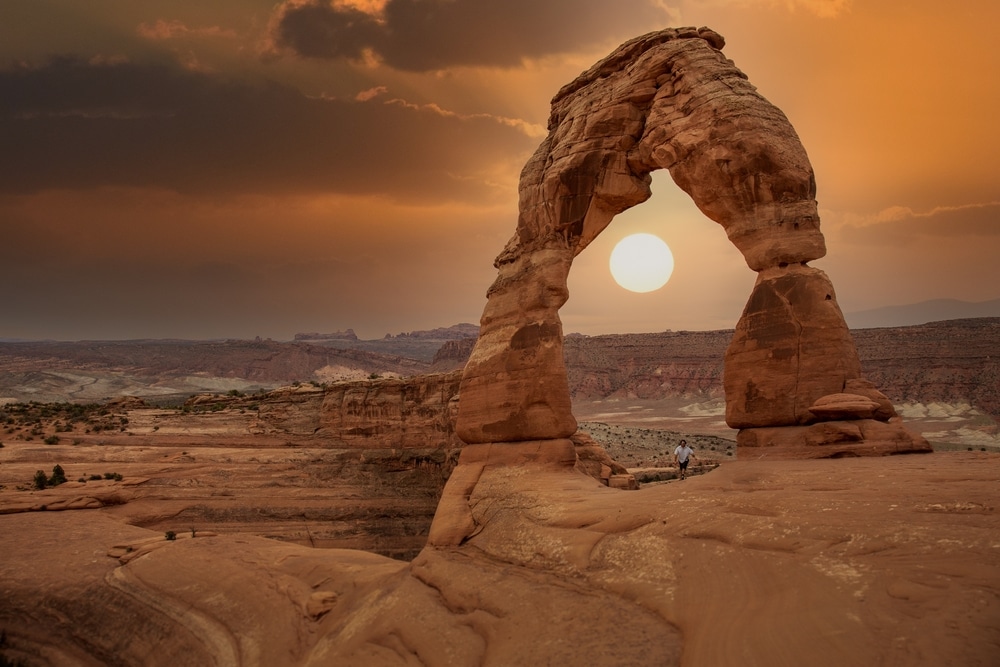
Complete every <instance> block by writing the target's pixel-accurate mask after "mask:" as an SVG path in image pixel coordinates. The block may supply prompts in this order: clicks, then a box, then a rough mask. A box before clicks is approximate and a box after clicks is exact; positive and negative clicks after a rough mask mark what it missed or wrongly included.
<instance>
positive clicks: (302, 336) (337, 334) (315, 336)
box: [292, 329, 358, 341]
mask: <svg viewBox="0 0 1000 667" xmlns="http://www.w3.org/2000/svg"><path fill="white" fill-rule="evenodd" d="M357 339H358V336H357V334H355V333H354V329H347V330H346V331H334V332H333V333H297V334H295V336H294V338H293V339H292V340H296V341H309V340H357Z"/></svg>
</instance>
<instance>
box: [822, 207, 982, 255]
mask: <svg viewBox="0 0 1000 667" xmlns="http://www.w3.org/2000/svg"><path fill="white" fill-rule="evenodd" d="M831 217H832V222H833V225H832V226H833V229H834V231H835V233H839V234H840V235H841V237H842V238H843V239H844V240H845V241H847V242H849V243H864V244H890V245H901V244H907V243H909V242H911V241H913V240H915V239H917V238H918V237H920V238H948V239H952V240H954V239H957V238H969V237H996V236H1000V202H996V201H992V202H985V203H974V204H963V205H959V206H937V207H935V208H932V209H930V210H928V211H923V212H921V211H914V210H913V209H912V208H910V207H908V206H890V207H888V208H885V209H883V210H881V211H879V212H877V213H875V214H872V215H866V216H861V215H856V214H854V215H852V214H848V215H840V216H838V215H836V214H833V215H832V216H831Z"/></svg>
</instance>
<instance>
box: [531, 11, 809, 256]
mask: <svg viewBox="0 0 1000 667" xmlns="http://www.w3.org/2000/svg"><path fill="white" fill-rule="evenodd" d="M724 44H725V40H724V39H723V38H722V37H721V36H720V35H719V34H718V33H716V32H714V31H713V30H710V29H708V28H697V29H695V28H680V29H668V30H662V31H659V32H654V33H650V34H648V35H643V36H641V37H637V38H635V39H633V40H631V41H629V42H626V43H625V44H623V45H622V46H620V47H619V48H618V49H616V50H615V51H614V52H613V53H612V54H610V55H609V56H608V57H606V58H604V59H603V60H601V61H600V62H598V63H597V64H595V65H594V66H593V67H591V68H590V69H589V70H587V71H586V72H584V73H583V74H581V75H580V76H579V77H577V79H576V80H574V81H573V82H571V83H570V84H568V85H566V86H564V87H563V88H562V89H561V90H560V91H559V92H558V93H557V94H556V95H555V97H554V98H553V100H552V111H551V114H550V117H549V135H548V136H547V137H546V139H545V141H543V142H542V144H541V145H540V146H539V148H538V150H537V151H536V152H535V154H534V155H533V156H532V158H531V159H530V160H529V162H528V164H527V165H526V166H525V168H524V170H523V171H522V174H521V183H520V194H521V198H520V205H521V210H520V214H521V215H520V220H519V222H518V234H517V236H516V241H517V243H519V244H528V245H533V244H546V243H548V242H552V241H558V240H559V238H560V237H561V238H562V239H563V242H564V243H566V244H567V245H568V246H569V247H571V248H572V250H573V253H574V255H575V254H578V253H579V252H580V251H582V250H583V248H585V247H586V246H587V245H589V244H590V242H591V241H593V240H594V239H595V238H596V237H597V235H598V234H600V233H601V231H603V229H605V228H606V227H607V225H608V224H609V223H610V222H611V219H612V218H613V217H614V216H615V215H617V214H618V213H621V212H622V211H624V210H626V209H628V208H630V207H632V206H635V205H636V204H639V203H641V202H643V201H645V200H646V199H647V198H649V196H650V189H649V186H650V177H649V174H650V172H652V171H655V170H657V169H667V170H668V171H669V172H670V174H671V177H672V178H673V179H674V181H675V182H676V183H677V185H678V186H679V187H680V188H681V189H683V190H684V191H685V192H687V193H688V194H689V195H690V196H691V198H692V199H693V200H694V202H695V204H696V205H697V206H698V207H699V208H700V209H701V210H702V211H703V212H704V213H705V215H706V216H708V217H709V218H710V219H712V220H714V221H715V222H717V223H719V224H720V225H722V226H723V228H725V230H726V233H727V234H728V236H729V238H730V239H731V240H732V242H733V243H734V244H735V245H736V247H737V248H738V249H739V250H740V251H741V252H742V253H743V256H744V257H745V259H746V261H747V264H748V265H749V266H750V268H751V269H753V270H755V271H761V270H763V269H766V268H770V267H771V266H777V265H778V264H780V263H786V264H788V263H793V262H795V263H798V262H808V261H811V260H814V259H818V258H820V257H822V256H823V255H824V254H825V253H826V248H825V245H824V242H823V236H822V234H821V233H820V231H819V217H818V215H817V212H816V201H815V194H816V188H815V180H814V177H813V171H812V167H811V166H810V164H809V160H808V157H807V156H806V152H805V149H804V148H803V147H802V144H801V142H800V141H799V139H798V136H797V135H796V134H795V130H794V129H793V128H792V126H791V124H790V123H789V122H788V119H787V118H785V116H784V114H783V113H781V111H780V110H779V109H777V108H776V107H775V106H773V105H772V104H770V103H769V102H768V101H767V100H766V99H764V98H763V97H762V96H761V95H760V94H759V93H758V92H757V90H756V88H754V87H753V86H752V85H751V84H750V82H749V81H748V80H747V77H746V75H744V74H743V72H741V71H740V70H739V69H738V68H737V67H736V66H735V65H734V64H733V63H732V61H730V60H728V59H727V58H726V57H725V56H724V55H723V54H722V52H721V49H722V47H723V46H724Z"/></svg>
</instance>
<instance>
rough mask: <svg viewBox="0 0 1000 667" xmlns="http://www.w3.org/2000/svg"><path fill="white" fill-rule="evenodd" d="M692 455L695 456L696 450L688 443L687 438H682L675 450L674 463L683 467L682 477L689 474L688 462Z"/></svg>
mask: <svg viewBox="0 0 1000 667" xmlns="http://www.w3.org/2000/svg"><path fill="white" fill-rule="evenodd" d="M692 456H694V450H693V449H691V446H690V445H688V443H687V440H681V442H680V444H679V445H677V449H675V450H674V463H676V464H677V466H678V467H679V468H680V469H681V479H684V477H685V476H686V475H687V468H688V463H689V462H690V461H691V457H692Z"/></svg>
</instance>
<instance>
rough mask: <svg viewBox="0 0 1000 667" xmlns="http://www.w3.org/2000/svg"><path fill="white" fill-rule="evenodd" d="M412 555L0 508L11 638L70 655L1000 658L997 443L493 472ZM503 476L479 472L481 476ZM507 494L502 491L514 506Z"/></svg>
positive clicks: (204, 660)
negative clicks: (838, 455) (462, 537)
mask: <svg viewBox="0 0 1000 667" xmlns="http://www.w3.org/2000/svg"><path fill="white" fill-rule="evenodd" d="M484 475H485V477H484V478H483V479H482V482H481V483H480V485H479V486H478V487H477V495H476V496H474V497H472V498H470V499H469V501H470V506H471V507H472V509H473V514H474V518H475V520H476V521H479V522H481V523H480V525H481V529H480V531H479V532H478V533H477V534H475V535H474V536H473V537H471V538H470V539H469V540H468V541H467V542H466V543H465V544H463V545H461V546H459V547H455V548H436V547H426V548H424V549H423V551H422V552H421V553H420V555H419V556H418V557H417V558H416V559H414V560H413V561H412V562H410V563H406V562H401V561H395V560H390V559H387V558H384V557H381V556H377V555H374V554H371V553H365V552H360V551H350V550H348V551H344V550H336V549H333V550H329V549H312V548H309V547H306V546H302V545H295V544H288V543H283V542H277V541H274V540H268V539H264V538H260V537H254V536H250V535H244V534H239V533H235V532H234V533H227V534H218V535H211V534H208V532H204V533H195V535H194V536H193V537H192V536H191V534H190V533H189V532H187V531H183V530H181V531H178V534H177V536H176V538H175V539H174V540H172V541H168V540H166V539H164V536H163V533H162V531H152V530H147V529H143V528H139V527H136V526H130V525H127V524H126V523H124V522H123V521H122V518H123V516H124V513H125V512H127V509H125V508H128V506H129V505H128V504H126V505H124V506H123V509H122V510H119V512H118V513H112V512H109V511H107V510H72V511H62V512H41V513H21V514H11V515H6V516H2V517H0V520H2V523H3V532H4V549H3V552H2V556H0V589H2V590H0V599H2V600H3V603H2V605H0V628H3V629H4V631H5V645H4V647H3V649H2V651H3V654H4V655H5V656H6V657H7V658H8V659H9V660H23V661H25V663H26V664H52V665H206V664H226V665H320V664H337V665H409V664H426V665H475V664H497V665H513V664H586V665H623V664H629V665H747V664H759V665H779V664H809V665H837V666H840V665H878V664H885V665H891V664H898V665H904V664H905V665H993V664H997V660H998V657H1000V554H998V551H1000V542H998V538H997V536H998V535H1000V519H998V514H997V511H996V507H995V489H996V486H997V484H998V483H1000V458H998V457H997V456H995V455H991V454H981V453H935V454H927V455H911V456H905V457H889V458H877V459H839V460H820V461H779V462H767V461H737V462H731V463H725V464H723V465H722V466H720V467H719V468H718V469H717V470H715V471H713V472H712V473H710V474H707V475H703V476H700V477H696V478H692V479H689V480H686V481H684V482H681V483H671V484H661V485H652V486H649V487H646V488H643V489H642V490H640V491H621V490H616V489H610V488H607V487H604V486H602V485H600V484H599V483H598V482H596V481H595V480H593V479H592V478H589V477H586V476H583V475H580V474H579V473H574V472H573V471H572V470H567V469H565V468H561V467H558V466H552V465H542V464H539V465H527V466H520V467H517V468H512V467H508V466H500V467H497V468H495V469H487V470H486V471H485V472H484ZM483 482H484V483H483ZM501 499H502V502H501Z"/></svg>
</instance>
